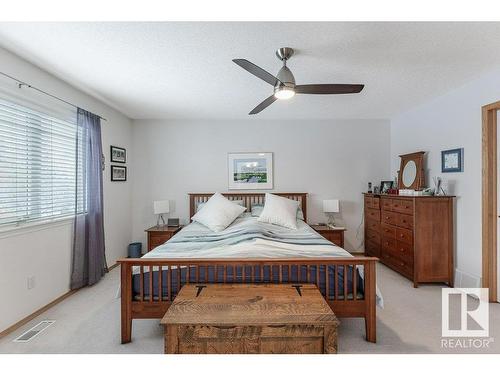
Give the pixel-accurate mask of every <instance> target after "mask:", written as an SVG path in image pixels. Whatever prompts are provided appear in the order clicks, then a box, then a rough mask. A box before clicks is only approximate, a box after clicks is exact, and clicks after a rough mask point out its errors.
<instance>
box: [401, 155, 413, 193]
mask: <svg viewBox="0 0 500 375" xmlns="http://www.w3.org/2000/svg"><path fill="white" fill-rule="evenodd" d="M416 177H417V165H416V164H415V162H414V161H413V160H410V161H408V163H406V165H405V167H404V169H403V177H402V180H403V185H404V186H405V187H406V188H409V187H410V186H411V185H412V184H413V183H414V182H415V178H416Z"/></svg>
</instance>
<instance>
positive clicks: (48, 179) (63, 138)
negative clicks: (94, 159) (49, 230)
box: [0, 89, 84, 227]
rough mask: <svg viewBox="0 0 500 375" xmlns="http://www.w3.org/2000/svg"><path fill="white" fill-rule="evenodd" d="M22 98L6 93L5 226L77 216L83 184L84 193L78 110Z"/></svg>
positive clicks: (0, 96)
mask: <svg viewBox="0 0 500 375" xmlns="http://www.w3.org/2000/svg"><path fill="white" fill-rule="evenodd" d="M24 90H28V89H24ZM18 99H19V98H16V97H8V96H6V95H5V94H4V93H0V227H7V226H17V225H21V224H23V223H29V222H36V221H47V220H52V219H56V218H62V217H66V216H73V215H74V214H75V202H76V199H75V198H76V194H77V193H76V191H77V189H76V186H77V185H78V187H79V189H78V192H79V193H78V194H82V193H83V183H82V178H81V173H78V179H77V170H78V171H81V170H82V168H81V162H82V160H83V157H82V155H81V152H80V155H77V147H76V144H77V126H76V110H75V109H71V110H68V109H67V108H66V109H65V111H64V112H60V111H56V110H54V111H50V109H49V110H43V106H38V104H39V103H36V105H30V102H29V101H23V100H18ZM79 149H80V151H81V148H79ZM78 163H80V165H79V166H78V165H77V164H78ZM77 167H78V169H77ZM79 198H80V199H79V200H78V201H79V202H83V199H81V197H79ZM83 209H84V207H83V203H82V204H79V211H82V210H83Z"/></svg>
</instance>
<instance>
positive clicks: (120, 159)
mask: <svg viewBox="0 0 500 375" xmlns="http://www.w3.org/2000/svg"><path fill="white" fill-rule="evenodd" d="M110 153H111V163H126V162H127V150H125V149H124V148H121V147H117V146H110Z"/></svg>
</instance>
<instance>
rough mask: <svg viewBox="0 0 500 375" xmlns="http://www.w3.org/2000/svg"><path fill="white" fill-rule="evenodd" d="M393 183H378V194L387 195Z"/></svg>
mask: <svg viewBox="0 0 500 375" xmlns="http://www.w3.org/2000/svg"><path fill="white" fill-rule="evenodd" d="M393 184H394V181H380V194H389V190H391V189H392V185H393Z"/></svg>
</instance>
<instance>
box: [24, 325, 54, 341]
mask: <svg viewBox="0 0 500 375" xmlns="http://www.w3.org/2000/svg"><path fill="white" fill-rule="evenodd" d="M55 322H56V321H55V320H42V321H41V322H40V323H38V324H37V325H36V326H34V327H33V328H30V329H29V330H27V331H26V332H24V333H23V334H22V335H21V336H19V337H18V338H17V339H15V340H14V342H28V341H31V340H32V339H33V338H34V337H35V336H37V335H38V334H39V333H40V332H42V331H43V330H45V329H47V328H49V327H50V326H51V325H52V324H54V323H55Z"/></svg>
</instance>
